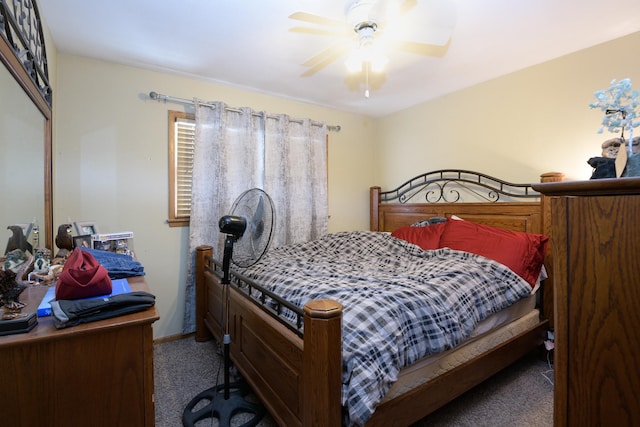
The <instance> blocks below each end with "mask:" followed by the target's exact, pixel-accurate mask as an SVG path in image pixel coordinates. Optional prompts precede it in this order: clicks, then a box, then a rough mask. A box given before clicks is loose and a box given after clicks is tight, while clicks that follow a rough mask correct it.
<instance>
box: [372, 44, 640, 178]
mask: <svg viewBox="0 0 640 427" xmlns="http://www.w3.org/2000/svg"><path fill="white" fill-rule="evenodd" d="M639 46H640V33H635V34H633V35H631V36H627V37H624V38H621V39H618V40H615V41H612V42H609V43H605V44H602V45H599V46H595V47H592V48H590V49H586V50H583V51H580V52H577V53H574V54H571V55H567V56H565V57H562V58H559V59H556V60H553V61H549V62H546V63H543V64H540V65H537V66H534V67H530V68H527V69H524V70H521V71H518V72H515V73H512V74H509V75H507V76H504V77H500V78H497V79H494V80H491V81H488V82H485V83H482V84H479V85H476V86H474V87H470V88H468V89H465V90H461V91H459V92H456V93H453V94H450V95H447V96H444V97H441V98H439V99H437V100H434V101H431V102H427V103H425V104H421V105H418V106H415V107H412V108H410V109H407V110H405V111H402V112H399V113H397V114H393V115H390V116H388V117H385V118H384V119H382V120H380V121H379V122H378V135H379V136H378V145H377V149H378V152H377V157H376V159H377V160H376V161H377V167H376V169H377V170H378V171H379V172H378V175H377V176H376V179H377V180H378V181H379V183H380V184H381V185H383V186H392V185H393V186H395V185H397V184H399V183H401V182H404V181H405V180H406V179H408V178H410V177H412V176H414V175H418V174H420V173H422V172H424V171H428V170H433V169H441V168H466V169H471V170H476V171H479V172H484V173H487V174H490V175H495V176H497V177H500V178H504V179H507V180H512V181H520V182H528V181H531V182H533V181H537V180H538V176H539V174H540V173H543V172H549V171H560V172H564V173H565V174H566V175H567V177H569V178H572V179H587V178H589V176H590V173H591V167H590V166H589V165H587V163H586V161H587V160H588V159H589V158H590V157H593V156H599V155H600V153H601V148H600V145H601V143H602V142H603V141H604V140H606V139H609V138H611V137H613V136H618V135H612V134H610V133H608V132H606V130H605V134H598V133H597V130H598V128H599V127H600V121H601V120H602V117H603V113H602V112H601V111H600V110H599V109H598V110H593V109H590V108H589V107H588V105H589V103H591V102H593V101H594V100H595V98H594V96H593V93H594V92H595V91H596V90H601V89H606V88H608V87H609V83H610V82H611V80H612V79H614V78H615V79H622V78H625V77H629V78H631V79H632V82H633V83H634V87H636V89H640V86H638V85H640V56H638V55H636V54H635V52H637V51H638V47H639ZM523 54H526V52H523ZM425 84H437V83H435V82H434V83H429V82H427V83H425ZM635 135H640V128H638V129H637V130H636V133H635Z"/></svg>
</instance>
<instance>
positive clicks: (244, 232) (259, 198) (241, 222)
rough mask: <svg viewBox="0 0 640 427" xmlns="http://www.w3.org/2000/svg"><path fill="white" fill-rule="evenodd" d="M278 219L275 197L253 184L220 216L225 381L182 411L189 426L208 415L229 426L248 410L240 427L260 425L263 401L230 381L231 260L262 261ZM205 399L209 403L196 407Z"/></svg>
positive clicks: (243, 262) (240, 264)
mask: <svg viewBox="0 0 640 427" xmlns="http://www.w3.org/2000/svg"><path fill="white" fill-rule="evenodd" d="M274 223H275V214H274V210H273V201H272V200H271V197H269V195H268V194H267V193H265V192H264V191H263V190H261V189H259V188H252V189H250V190H247V191H245V192H244V193H242V194H241V195H240V196H239V197H238V198H237V199H236V201H235V202H234V203H233V206H232V207H231V212H230V214H229V215H225V216H223V217H222V218H220V221H219V227H220V232H221V233H224V234H225V235H226V238H225V243H224V256H223V259H222V272H223V278H222V282H221V283H222V285H223V295H224V301H225V304H224V309H223V313H222V318H223V322H224V328H225V330H224V336H223V347H224V383H223V384H221V385H216V386H214V387H212V388H209V389H207V390H205V391H203V392H201V393H200V394H198V395H197V396H196V397H194V398H193V399H192V400H191V402H189V404H188V405H187V407H186V408H185V410H184V412H183V414H182V423H183V425H184V426H185V427H191V426H194V425H195V423H196V422H197V421H200V420H202V419H205V418H217V419H218V425H219V426H225V427H226V426H230V425H231V420H232V418H233V417H234V416H236V415H238V414H247V415H246V416H247V417H248V418H249V420H248V421H246V422H244V423H243V424H240V426H239V427H252V426H255V425H257V424H258V423H259V422H260V420H261V419H262V417H263V416H264V414H265V409H264V407H263V406H262V405H260V404H258V403H253V402H249V401H247V400H246V399H245V396H246V395H247V393H248V390H247V388H246V387H245V386H244V385H243V384H238V383H234V384H230V383H229V369H230V361H229V344H230V343H231V337H230V335H229V317H228V315H227V311H228V304H229V284H230V277H229V268H230V264H231V262H233V263H234V264H235V265H237V266H238V267H242V268H246V267H249V266H251V265H253V264H255V263H256V262H258V261H259V260H260V258H261V257H262V256H263V255H264V254H265V252H266V251H267V248H268V247H269V243H271V235H272V233H273V226H274ZM234 244H235V250H234ZM232 389H233V392H232V391H231V390H232ZM221 392H222V393H221ZM203 401H206V402H208V403H207V404H205V405H204V406H202V407H199V408H198V409H196V410H194V408H195V407H196V406H199V405H201V402H203Z"/></svg>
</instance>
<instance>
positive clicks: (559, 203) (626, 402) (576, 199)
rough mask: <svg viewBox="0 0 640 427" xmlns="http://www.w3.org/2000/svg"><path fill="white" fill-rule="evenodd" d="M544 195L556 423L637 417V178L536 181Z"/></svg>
mask: <svg viewBox="0 0 640 427" xmlns="http://www.w3.org/2000/svg"><path fill="white" fill-rule="evenodd" d="M534 188H535V189H536V190H538V191H540V192H542V193H544V194H546V195H549V196H556V197H554V198H553V199H552V200H551V212H552V231H551V233H552V234H551V236H552V245H553V250H554V255H555V256H554V270H555V283H556V289H555V407H554V409H555V413H554V425H555V426H580V427H585V426H616V427H625V426H639V425H640V362H639V361H638V358H640V178H619V179H603V180H593V181H575V182H559V183H549V184H536V185H534Z"/></svg>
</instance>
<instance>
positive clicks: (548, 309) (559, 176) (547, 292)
mask: <svg viewBox="0 0 640 427" xmlns="http://www.w3.org/2000/svg"><path fill="white" fill-rule="evenodd" d="M563 180H564V174H563V173H561V172H547V173H543V174H542V175H540V182H557V181H563ZM551 198H552V196H545V195H544V194H541V195H540V210H541V214H542V233H543V234H544V235H546V236H549V240H550V241H549V244H548V246H547V252H546V254H545V256H544V265H545V268H546V269H547V274H548V276H549V277H548V278H547V280H546V281H545V282H547V283H549V284H550V286H546V287H545V289H544V290H543V291H542V312H543V316H544V318H545V319H548V320H549V327H550V328H553V315H554V312H553V311H554V310H553V298H554V297H553V293H554V285H553V284H554V278H553V275H554V272H553V236H552V235H551Z"/></svg>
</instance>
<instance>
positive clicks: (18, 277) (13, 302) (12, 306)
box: [0, 252, 33, 318]
mask: <svg viewBox="0 0 640 427" xmlns="http://www.w3.org/2000/svg"><path fill="white" fill-rule="evenodd" d="M13 253H14V252H12V254H13ZM32 261H33V257H30V258H29V259H27V260H26V261H24V262H23V263H22V264H21V265H20V267H19V268H18V270H17V271H15V272H14V271H13V270H10V269H6V270H0V307H3V311H4V313H3V316H2V317H3V318H5V317H6V316H10V313H12V312H17V311H20V310H21V309H22V308H24V306H25V304H24V303H22V302H20V294H21V293H22V291H24V290H25V289H26V288H27V285H28V284H27V282H26V281H25V280H24V276H25V274H26V273H27V271H28V270H29V267H30V266H31V262H32Z"/></svg>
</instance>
